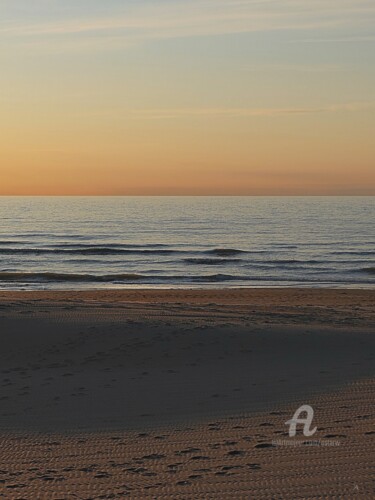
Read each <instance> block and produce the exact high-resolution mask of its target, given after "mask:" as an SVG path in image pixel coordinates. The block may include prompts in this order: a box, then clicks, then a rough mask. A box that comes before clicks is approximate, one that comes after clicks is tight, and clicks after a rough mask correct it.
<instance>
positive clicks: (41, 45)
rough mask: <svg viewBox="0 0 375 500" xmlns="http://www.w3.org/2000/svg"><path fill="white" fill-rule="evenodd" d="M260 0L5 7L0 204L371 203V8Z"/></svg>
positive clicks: (0, 40) (374, 77)
mask: <svg viewBox="0 0 375 500" xmlns="http://www.w3.org/2000/svg"><path fill="white" fill-rule="evenodd" d="M266 4H268V2H266V3H265V4H264V5H263V2H256V3H255V4H252V3H246V2H239V3H238V5H237V4H236V6H233V4H231V2H230V1H228V0H217V1H216V2H212V1H211V0H207V2H203V3H201V2H198V1H197V0H191V1H190V2H178V3H176V5H174V4H171V3H170V2H167V1H166V0H161V1H160V3H158V4H157V5H156V4H155V5H151V4H150V3H148V2H145V1H144V0H140V1H139V3H137V5H134V4H133V3H131V4H130V3H129V4H128V2H124V5H123V6H122V7H123V9H125V11H123V10H121V12H120V11H119V12H117V9H118V8H119V7H118V3H117V2H113V1H112V0H109V2H108V12H111V13H112V15H111V16H109V17H108V18H107V17H105V18H102V17H101V16H102V13H101V12H102V11H101V7H100V2H98V1H97V0H94V1H93V2H92V12H90V13H87V12H85V11H84V10H82V12H81V11H80V9H81V7H79V6H77V5H76V4H75V3H74V2H72V1H71V0H67V2H66V4H65V6H66V8H65V9H62V10H61V11H60V10H59V9H60V7H58V6H49V7H47V6H46V4H45V3H44V2H40V1H39V0H36V2H35V5H33V9H34V10H33V13H32V14H31V13H29V14H28V8H29V7H25V10H24V11H22V12H21V11H19V10H17V9H15V8H14V4H13V3H11V2H8V0H6V2H5V8H4V10H5V13H4V15H5V20H6V21H7V22H8V24H7V25H6V26H7V27H5V28H3V29H0V44H1V50H0V63H1V65H2V84H1V85H2V93H1V96H0V113H1V121H0V138H1V139H0V153H1V155H0V195H330V194H331V195H374V194H375V166H374V160H375V141H374V140H373V131H374V130H375V92H374V89H375V64H374V56H373V51H372V45H371V43H372V40H371V39H369V40H367V39H366V37H363V33H362V31H361V30H363V23H365V22H368V23H369V26H370V25H371V16H372V15H374V16H375V8H374V9H372V8H370V7H368V5H367V4H366V2H363V1H362V0H359V1H357V2H354V0H353V2H351V1H350V0H349V1H348V2H346V3H345V6H341V7H340V8H339V9H338V8H336V7H334V5H333V4H334V2H333V0H328V2H321V1H320V0H319V1H318V4H317V3H316V1H315V2H313V1H312V0H307V1H306V2H305V4H304V8H301V11H299V12H298V13H296V12H295V9H293V8H292V7H293V5H292V4H290V5H289V2H285V5H284V7H283V9H281V7H280V6H277V5H275V6H274V7H272V9H275V12H273V11H272V9H270V6H269V5H266ZM362 4H364V5H363V6H362ZM365 4H366V5H365ZM25 5H26V4H25ZM365 7H366V8H365ZM75 9H78V12H77V11H76V10H75ZM126 9H128V10H126ZM280 9H281V10H280ZM335 9H336V10H335ZM362 9H363V10H362ZM34 14H35V15H34ZM125 14H126V15H125ZM281 14H282V16H281ZM333 14H334V15H333ZM331 15H332V16H333V18H332V22H331V25H330V26H329V27H328V28H327V27H326V25H325V22H326V18H327V16H331ZM337 16H338V17H339V19H338V18H337ZM336 21H337V25H336V24H335V22H336ZM129 26H130V27H131V30H130V28H129ZM129 33H130V34H129Z"/></svg>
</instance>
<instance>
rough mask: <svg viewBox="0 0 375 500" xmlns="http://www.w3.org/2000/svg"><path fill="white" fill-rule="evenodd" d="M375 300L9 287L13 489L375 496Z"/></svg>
mask: <svg viewBox="0 0 375 500" xmlns="http://www.w3.org/2000/svg"><path fill="white" fill-rule="evenodd" d="M374 299H375V293H374V291H371V290H367V291H366V290H309V289H289V290H285V289H259V290H256V289H241V290H235V289H229V290H191V291H189V290H158V291H151V290H129V291H110V290H108V291H98V292H78V291H75V292H32V293H30V292H3V293H0V328H1V335H0V403H1V406H0V432H1V437H2V439H1V443H0V497H3V498H14V499H16V498H18V499H19V498H28V499H29V498H30V499H31V498H32V499H33V498H46V499H47V498H48V499H58V498H82V499H83V498H84V499H88V498H123V497H126V496H127V497H129V498H137V499H138V498H184V499H188V498H191V499H193V498H233V497H235V498H317V497H319V496H321V497H324V498H326V497H329V496H333V497H339V496H341V497H343V498H354V497H355V498H358V497H359V498H371V497H372V496H374V494H375V490H374V486H375V485H374V482H373V477H374V468H375V452H374V451H373V450H374V449H375V447H374V444H375V443H374V440H375V409H374V408H375V404H374V403H375V390H374V388H375V336H374V326H375V312H374ZM302 404H309V405H311V406H312V407H313V409H314V411H315V415H314V421H313V425H314V426H317V428H318V429H317V432H316V433H315V434H314V436H313V438H311V439H313V440H314V442H313V443H310V444H311V446H308V445H307V444H303V442H304V441H306V439H307V438H306V437H304V436H303V434H302V432H299V433H297V436H296V437H295V438H290V437H289V434H288V427H287V426H286V425H285V422H286V420H289V419H290V418H292V416H293V414H294V412H295V410H296V409H297V408H298V407H299V406H300V405H302ZM280 440H281V441H280ZM291 441H294V442H295V443H296V444H295V446H292V445H290V442H291Z"/></svg>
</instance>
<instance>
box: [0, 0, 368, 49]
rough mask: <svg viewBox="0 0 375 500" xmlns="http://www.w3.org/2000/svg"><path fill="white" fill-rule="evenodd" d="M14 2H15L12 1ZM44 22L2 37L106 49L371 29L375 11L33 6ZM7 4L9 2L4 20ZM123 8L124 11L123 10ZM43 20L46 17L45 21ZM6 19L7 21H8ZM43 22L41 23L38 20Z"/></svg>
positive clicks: (263, 3) (246, 2)
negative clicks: (92, 11) (68, 11)
mask: <svg viewBox="0 0 375 500" xmlns="http://www.w3.org/2000/svg"><path fill="white" fill-rule="evenodd" d="M12 1H13V0H12ZM35 3H36V5H35V9H36V12H38V6H39V12H40V16H38V15H36V16H35V15H34V16H33V18H35V19H36V20H35V21H34V22H30V21H27V19H25V20H22V19H21V20H20V19H19V18H17V20H14V19H13V20H12V19H8V21H6V20H5V21H3V22H2V23H0V36H1V37H6V38H12V39H17V40H25V39H26V40H28V39H29V40H30V39H33V38H34V39H35V38H38V39H42V40H43V39H49V40H51V39H53V41H54V42H56V43H63V42H64V41H66V40H68V41H69V40H70V41H71V40H72V39H74V41H75V42H76V43H77V44H78V43H80V42H81V41H82V40H85V39H87V38H90V41H91V43H93V42H94V41H97V42H101V43H103V40H104V41H107V42H110V43H113V44H116V43H135V42H141V41H145V40H146V41H147V40H150V39H167V38H176V37H195V36H216V35H226V34H233V33H250V32H259V31H275V30H299V31H300V30H312V29H322V28H330V29H335V28H342V27H348V26H351V27H353V26H357V27H363V25H366V26H371V24H372V22H373V21H374V19H375V5H374V3H373V2H369V1H367V0H325V1H323V0H304V1H303V2H301V0H298V1H297V0H284V1H282V2H281V1H279V0H278V1H276V0H189V1H186V2H181V1H178V2H176V1H171V0H168V1H166V0H159V1H158V2H153V3H145V2H144V1H142V0H139V1H138V2H137V3H129V4H126V3H125V4H123V6H122V7H121V8H119V7H118V4H117V3H116V4H112V5H111V3H112V2H111V0H108V9H107V11H108V12H111V15H110V16H107V17H103V16H100V17H89V16H88V15H87V14H86V15H84V14H83V13H81V15H80V16H78V17H75V18H66V19H64V20H63V21H61V20H60V19H61V16H59V12H58V11H57V10H54V9H53V6H55V7H54V8H55V9H56V5H55V4H52V6H51V5H50V6H49V5H48V4H46V3H45V2H43V3H42V4H40V2H38V1H37V2H35ZM7 4H8V5H10V4H9V2H8V1H6V2H5V9H3V10H5V14H6V12H7V7H6V6H7ZM124 5H125V6H124ZM42 13H43V15H46V14H48V18H47V19H46V20H42V19H43V16H42ZM4 18H5V19H6V15H5V16H4ZM40 18H41V19H40Z"/></svg>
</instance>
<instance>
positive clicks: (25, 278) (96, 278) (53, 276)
mask: <svg viewBox="0 0 375 500" xmlns="http://www.w3.org/2000/svg"><path fill="white" fill-rule="evenodd" d="M142 278H143V276H141V275H140V274H105V275H95V274H75V273H69V274H67V273H49V272H44V273H42V272H40V273H26V272H18V273H17V272H0V281H8V282H112V281H138V280H140V279H142Z"/></svg>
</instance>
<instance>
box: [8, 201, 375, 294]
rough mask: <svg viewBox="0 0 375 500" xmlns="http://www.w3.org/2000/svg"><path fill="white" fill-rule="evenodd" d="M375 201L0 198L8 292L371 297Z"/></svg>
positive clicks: (374, 263)
mask: <svg viewBox="0 0 375 500" xmlns="http://www.w3.org/2000/svg"><path fill="white" fill-rule="evenodd" d="M374 202H375V199H374V198H373V197H0V224H1V225H0V289H3V290H4V289H5V290H8V289H20V290H29V289H30V290H34V289H96V288H131V287H146V288H156V287H164V288H165V287H167V288H169V287H186V288H192V287H296V286H301V287H341V288H349V287H350V288H353V287H354V288H374V286H375V223H374V221H375V203H374Z"/></svg>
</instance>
